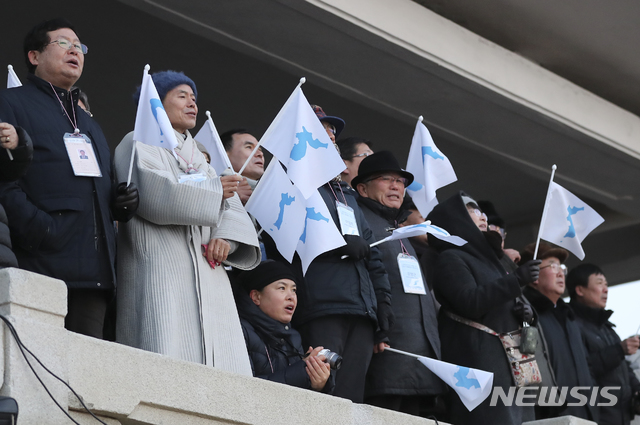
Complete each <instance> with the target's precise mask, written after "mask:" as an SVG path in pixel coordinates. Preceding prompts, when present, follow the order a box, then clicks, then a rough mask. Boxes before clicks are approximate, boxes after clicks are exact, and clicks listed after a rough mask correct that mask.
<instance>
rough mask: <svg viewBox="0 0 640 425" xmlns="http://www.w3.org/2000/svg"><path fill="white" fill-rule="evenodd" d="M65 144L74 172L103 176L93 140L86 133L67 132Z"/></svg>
mask: <svg viewBox="0 0 640 425" xmlns="http://www.w3.org/2000/svg"><path fill="white" fill-rule="evenodd" d="M64 146H65V148H66V149H67V155H69V161H70V162H71V167H72V168H73V174H75V175H76V176H79V177H102V171H100V166H99V165H98V159H97V158H96V154H95V152H94V151H93V146H92V144H91V140H90V139H89V138H88V137H87V136H86V135H85V134H82V133H78V134H74V133H65V134H64Z"/></svg>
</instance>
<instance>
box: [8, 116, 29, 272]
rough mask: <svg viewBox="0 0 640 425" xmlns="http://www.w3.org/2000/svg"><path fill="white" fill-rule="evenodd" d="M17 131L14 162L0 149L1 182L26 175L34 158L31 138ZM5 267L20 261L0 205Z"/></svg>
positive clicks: (21, 131)
mask: <svg viewBox="0 0 640 425" xmlns="http://www.w3.org/2000/svg"><path fill="white" fill-rule="evenodd" d="M16 131H17V133H18V147H16V148H15V149H13V150H12V151H11V156H12V157H13V160H11V159H10V157H9V154H8V153H7V152H6V151H4V149H0V181H7V182H8V181H12V180H16V179H17V178H18V177H20V176H21V175H22V174H24V172H25V171H26V169H27V167H28V166H29V164H30V163H31V159H32V158H33V144H32V142H31V137H29V135H28V134H27V132H26V131H24V130H23V129H22V128H20V127H16ZM3 267H18V260H17V259H16V256H15V254H14V253H13V251H12V250H11V235H10V234H9V221H8V219H7V214H6V212H5V210H4V208H3V207H2V204H0V268H3Z"/></svg>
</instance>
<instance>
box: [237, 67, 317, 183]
mask: <svg viewBox="0 0 640 425" xmlns="http://www.w3.org/2000/svg"><path fill="white" fill-rule="evenodd" d="M306 81H307V79H306V78H304V77H302V78H300V82H299V83H298V85H297V86H296V88H295V89H293V92H292V93H291V96H289V98H288V99H287V101H286V102H285V103H284V105H283V106H282V108H281V109H280V112H279V113H278V115H276V117H275V118H274V120H273V122H276V121H277V120H278V118H280V113H281V112H282V111H284V110H285V109H286V106H287V105H288V104H289V102H290V101H291V98H292V97H293V95H294V94H295V92H296V90H298V88H300V86H302V85H303V84H304V83H305V82H306ZM269 128H271V126H269ZM269 128H268V129H267V132H266V133H264V134H263V135H262V137H261V138H260V141H259V142H258V144H257V145H256V147H255V148H253V151H252V152H251V155H249V158H247V160H246V161H245V163H244V165H243V166H242V168H241V169H240V171H238V174H242V172H243V171H244V169H245V168H246V166H247V165H249V161H251V158H253V156H254V155H255V154H256V152H258V148H259V147H260V146H261V145H262V141H263V140H264V139H266V136H267V135H268V134H269Z"/></svg>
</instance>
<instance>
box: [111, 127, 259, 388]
mask: <svg viewBox="0 0 640 425" xmlns="http://www.w3.org/2000/svg"><path fill="white" fill-rule="evenodd" d="M176 136H177V137H178V140H179V143H180V144H179V146H178V147H177V148H176V152H178V154H179V155H178V158H177V159H176V158H175V157H174V156H173V154H172V153H171V152H170V151H169V150H167V149H164V148H158V147H155V146H149V145H145V144H143V143H140V142H135V143H136V146H135V150H136V154H135V160H134V165H133V173H132V178H131V180H132V181H133V182H135V183H136V185H137V186H138V191H139V194H140V206H139V208H138V211H137V214H136V215H135V216H134V217H133V218H132V219H131V220H130V221H129V222H127V223H120V225H119V235H118V264H117V266H118V267H117V269H118V290H117V294H118V297H117V301H118V320H117V337H116V338H117V341H118V342H120V343H122V344H126V345H129V346H132V347H137V348H141V349H143V350H148V351H153V352H156V353H160V354H164V355H167V356H170V357H173V358H176V359H182V360H187V361H191V362H196V363H202V364H206V365H211V366H215V367H217V368H221V369H224V370H228V371H231V372H236V373H241V374H244V375H249V376H251V367H250V365H249V358H248V355H247V351H246V346H245V343H244V338H243V334H242V329H241V327H240V321H239V319H238V313H237V310H236V307H235V303H234V300H233V294H232V291H231V287H230V284H229V279H228V278H227V274H226V271H225V270H224V268H223V267H222V266H218V267H216V268H215V269H213V268H211V266H210V265H209V264H208V263H207V261H206V259H205V257H204V256H203V255H202V253H203V249H202V247H201V245H202V244H207V243H209V241H210V240H211V239H212V238H224V239H227V240H229V241H230V242H231V245H232V253H231V254H230V255H229V257H228V259H227V261H226V262H225V264H228V265H233V266H234V267H237V268H239V269H251V268H254V267H256V266H257V265H258V264H259V262H260V248H259V247H258V239H257V236H256V232H255V229H254V227H253V225H252V223H251V220H250V218H249V216H248V215H247V213H246V212H245V210H244V208H243V207H242V204H241V203H240V200H239V198H238V196H237V195H235V196H234V197H232V198H229V199H227V200H226V201H223V198H222V184H221V183H220V179H219V177H217V176H216V173H215V171H214V170H213V168H211V167H209V166H208V164H207V163H206V161H205V158H204V156H203V155H202V154H201V153H200V151H198V150H197V148H196V144H195V141H194V140H193V138H192V137H191V135H190V134H188V133H187V137H186V140H183V137H182V135H180V134H179V133H177V132H176ZM133 143H134V142H133V133H129V134H127V135H126V136H125V137H124V139H123V140H122V142H121V143H120V144H119V145H118V147H117V149H116V152H115V168H116V175H117V178H118V181H119V182H122V181H126V180H127V174H128V171H129V163H130V159H131V152H132V147H133ZM185 158H186V160H185ZM187 161H189V162H190V163H192V164H193V166H194V167H195V168H197V169H198V170H200V171H201V172H203V173H204V174H206V176H207V178H206V180H205V181H201V182H186V183H179V182H178V179H179V177H180V176H184V175H185V171H186V169H187Z"/></svg>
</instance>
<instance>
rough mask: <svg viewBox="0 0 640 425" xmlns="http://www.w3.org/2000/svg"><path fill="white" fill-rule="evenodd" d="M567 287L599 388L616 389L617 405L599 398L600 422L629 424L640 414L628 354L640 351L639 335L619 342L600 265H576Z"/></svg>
mask: <svg viewBox="0 0 640 425" xmlns="http://www.w3.org/2000/svg"><path fill="white" fill-rule="evenodd" d="M567 289H568V290H569V295H571V308H573V311H574V312H575V314H576V317H577V322H578V325H579V326H580V330H581V332H582V340H583V341H584V344H585V348H586V350H587V355H588V356H589V366H590V368H591V372H592V373H593V376H594V378H595V380H596V382H597V383H598V386H599V387H600V388H602V387H615V388H616V389H614V390H611V391H610V393H611V395H615V396H616V397H618V402H617V403H616V404H615V405H613V406H609V405H607V404H608V403H607V400H605V399H603V398H599V401H600V402H602V405H601V406H600V407H599V409H600V422H599V424H601V425H613V424H616V425H618V424H620V425H628V424H629V423H630V422H631V420H632V419H633V416H634V415H636V414H638V413H640V412H639V411H638V410H637V409H638V406H640V382H638V379H637V378H636V376H635V374H634V373H633V371H632V370H631V368H630V366H629V363H628V362H627V361H626V360H625V355H631V354H635V353H636V351H638V345H639V344H640V341H639V340H638V336H637V335H634V336H631V337H629V338H627V339H625V340H624V341H620V337H619V336H618V334H617V333H616V331H615V330H613V327H614V326H615V325H614V324H613V323H611V322H609V318H610V317H611V315H612V314H613V311H611V310H605V308H606V307H607V297H608V294H609V285H608V283H607V278H606V277H605V275H604V273H603V272H602V270H601V269H600V267H598V266H596V265H595V264H587V263H584V264H580V265H579V266H577V267H575V268H574V269H573V270H571V272H570V273H569V275H568V276H567ZM632 406H633V407H634V408H635V410H634V409H633V408H632Z"/></svg>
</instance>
